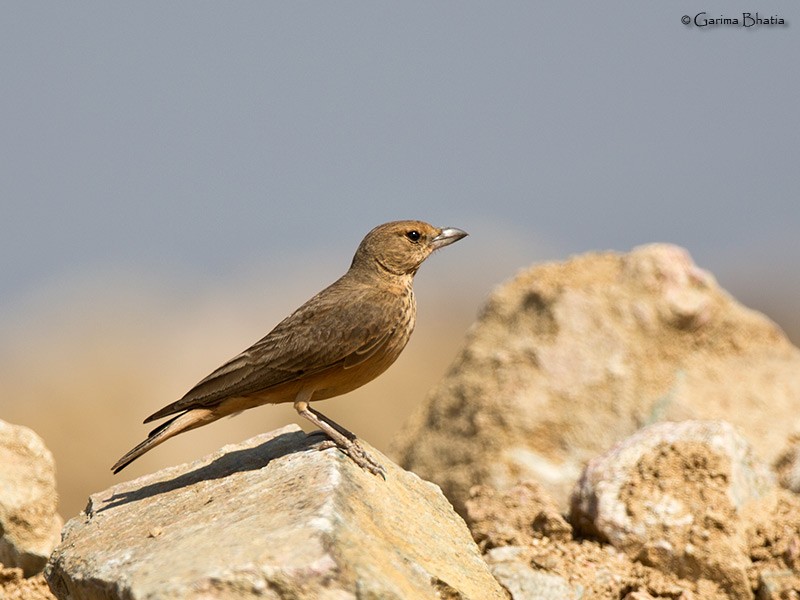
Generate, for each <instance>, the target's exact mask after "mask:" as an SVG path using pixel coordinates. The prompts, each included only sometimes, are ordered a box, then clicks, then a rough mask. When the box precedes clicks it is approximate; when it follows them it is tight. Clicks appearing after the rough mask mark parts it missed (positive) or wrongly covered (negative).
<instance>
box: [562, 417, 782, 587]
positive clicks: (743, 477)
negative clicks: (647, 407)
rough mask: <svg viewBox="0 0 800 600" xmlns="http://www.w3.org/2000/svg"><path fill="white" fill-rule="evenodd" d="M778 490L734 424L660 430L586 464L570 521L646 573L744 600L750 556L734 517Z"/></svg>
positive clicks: (684, 424)
mask: <svg viewBox="0 0 800 600" xmlns="http://www.w3.org/2000/svg"><path fill="white" fill-rule="evenodd" d="M775 489H776V486H775V480H774V477H773V476H772V473H771V472H770V470H769V468H768V467H767V465H766V464H764V463H762V462H761V461H760V460H759V459H758V458H756V457H755V456H754V454H753V452H752V449H751V448H750V445H749V444H748V443H747V441H746V440H745V439H744V438H743V437H742V436H741V435H740V434H738V433H737V432H736V431H735V430H734V428H733V427H732V426H731V425H730V424H728V423H725V422H722V421H684V422H681V423H658V424H655V425H651V426H650V427H647V428H645V429H643V430H641V431H640V432H638V433H636V434H635V435H633V436H631V437H630V438H628V439H626V440H624V441H623V442H621V443H619V444H617V445H616V446H615V447H614V448H612V449H611V450H610V451H609V452H608V453H606V454H605V455H603V456H600V457H598V458H596V459H593V460H592V461H590V462H589V464H588V466H587V467H586V470H585V472H584V474H583V476H582V477H581V480H580V484H579V485H578V487H577V488H576V490H575V494H574V496H573V507H572V515H571V521H572V522H573V524H575V525H576V527H577V528H578V529H579V530H581V531H582V532H583V533H585V534H587V535H590V536H596V537H599V538H600V539H601V540H602V541H606V542H610V543H611V544H612V545H613V546H614V547H615V548H617V549H619V550H622V551H623V552H625V553H626V554H628V556H630V557H631V558H633V559H635V560H638V561H639V562H641V563H643V564H645V565H649V566H652V567H655V568H658V569H660V570H662V571H665V572H668V573H671V574H674V575H677V576H678V577H682V578H686V579H690V580H698V579H707V580H710V581H714V582H715V583H717V584H718V585H719V586H720V588H722V589H723V590H725V591H726V593H727V594H728V596H729V597H730V598H734V599H740V600H749V599H750V598H752V597H753V596H752V592H751V589H750V580H749V570H750V569H751V567H752V562H751V558H750V557H751V549H750V547H749V545H748V535H747V532H746V528H745V527H744V526H743V525H742V524H741V519H740V513H741V512H742V511H743V510H744V509H745V508H746V507H747V506H748V505H749V504H751V503H753V502H755V501H757V500H760V499H761V498H765V497H767V496H768V495H769V494H771V493H773V492H774V491H775Z"/></svg>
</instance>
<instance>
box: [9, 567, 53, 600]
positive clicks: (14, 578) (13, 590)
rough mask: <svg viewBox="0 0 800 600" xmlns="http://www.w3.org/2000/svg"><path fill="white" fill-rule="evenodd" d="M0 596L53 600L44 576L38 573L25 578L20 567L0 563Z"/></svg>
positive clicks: (16, 599) (26, 599)
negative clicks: (9, 567)
mask: <svg viewBox="0 0 800 600" xmlns="http://www.w3.org/2000/svg"><path fill="white" fill-rule="evenodd" d="M0 598H2V599H3V600H55V598H56V597H55V596H53V594H51V593H50V588H49V587H47V582H46V581H45V580H44V576H43V575H42V574H41V573H39V574H37V575H34V576H33V577H29V578H28V579H25V577H24V576H23V574H22V569H19V568H11V569H6V568H4V567H3V565H0Z"/></svg>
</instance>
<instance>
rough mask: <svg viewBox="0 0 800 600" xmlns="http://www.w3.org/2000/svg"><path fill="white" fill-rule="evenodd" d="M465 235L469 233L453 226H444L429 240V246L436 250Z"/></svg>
mask: <svg viewBox="0 0 800 600" xmlns="http://www.w3.org/2000/svg"><path fill="white" fill-rule="evenodd" d="M467 235H469V234H468V233H467V232H466V231H462V230H460V229H456V228H455V227H445V228H444V229H442V232H441V233H440V234H439V235H437V236H436V237H435V238H433V239H432V240H431V247H432V248H433V249H434V250H438V249H439V248H444V247H445V246H449V245H450V244H452V243H453V242H457V241H458V240H460V239H461V238H465V237H467Z"/></svg>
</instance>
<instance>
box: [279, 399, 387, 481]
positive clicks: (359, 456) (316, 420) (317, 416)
mask: <svg viewBox="0 0 800 600" xmlns="http://www.w3.org/2000/svg"><path fill="white" fill-rule="evenodd" d="M294 409H295V410H296V411H297V414H299V415H300V416H301V417H304V418H306V419H308V420H309V421H310V422H311V423H313V424H314V425H316V426H317V427H319V428H320V429H321V430H322V431H323V432H324V433H325V435H327V436H328V437H329V438H330V439H331V440H332V441H333V443H334V444H336V446H337V447H338V448H339V449H340V450H341V451H342V452H344V453H345V454H346V455H347V456H349V457H350V458H351V459H352V460H353V462H354V463H356V464H357V465H358V466H359V467H361V468H362V469H364V470H365V471H369V472H370V473H372V474H374V475H380V476H381V477H383V478H384V479H386V469H384V468H383V466H382V465H381V464H380V463H379V462H377V461H376V460H375V459H374V458H372V457H371V456H370V455H369V454H368V453H367V451H366V450H364V448H362V447H361V444H359V443H358V440H357V439H356V436H355V435H354V434H353V433H352V432H350V431H348V430H347V429H345V428H344V427H342V426H341V425H339V424H338V423H336V422H335V421H333V420H332V419H330V418H329V417H326V416H325V415H323V414H322V413H321V412H319V411H318V410H314V409H313V408H311V407H310V406H309V405H308V402H306V401H305V400H297V401H296V402H295V403H294Z"/></svg>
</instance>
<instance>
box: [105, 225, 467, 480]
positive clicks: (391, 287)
mask: <svg viewBox="0 0 800 600" xmlns="http://www.w3.org/2000/svg"><path fill="white" fill-rule="evenodd" d="M465 235H466V233H464V232H463V231H461V230H458V229H452V228H451V229H440V228H437V227H433V226H432V225H429V224H427V223H424V222H422V221H394V222H391V223H386V224H384V225H379V226H378V227H376V228H375V229H373V230H372V231H370V232H369V233H368V234H367V235H366V237H365V238H364V239H363V240H362V242H361V244H360V245H359V247H358V249H357V250H356V253H355V256H354V257H353V262H352V264H351V266H350V269H349V270H348V271H347V273H345V274H344V275H343V276H342V277H341V278H339V279H338V280H337V281H336V282H334V283H333V284H331V285H330V286H328V287H327V288H325V289H324V290H322V291H321V292H320V293H318V294H317V295H316V296H314V297H313V298H311V299H310V300H309V301H308V302H306V303H305V304H303V305H302V306H301V307H300V308H298V309H297V310H296V311H295V312H293V313H292V314H291V315H289V316H288V317H287V318H286V319H284V320H283V321H281V322H280V323H279V324H278V325H277V326H276V327H275V328H274V329H273V330H272V331H271V332H269V333H268V334H267V335H266V336H265V337H263V338H262V339H261V340H259V341H258V342H256V343H255V344H253V345H252V346H251V347H250V348H248V349H247V350H245V351H244V352H242V353H241V354H239V355H237V356H235V357H234V358H232V359H231V360H229V361H228V362H227V363H225V364H224V365H222V366H221V367H219V368H218V369H217V370H215V371H214V372H213V373H211V374H210V375H209V376H208V377H206V378H205V379H203V380H202V381H200V382H199V383H198V384H197V385H195V386H194V387H193V388H192V389H191V390H189V391H188V392H187V393H186V394H185V395H184V396H183V397H182V398H181V399H180V400H178V401H177V402H173V403H172V404H169V405H167V406H165V407H164V408H162V409H161V410H159V411H157V412H155V413H153V414H152V415H150V416H149V417H148V418H147V419H145V423H148V422H150V421H154V420H157V419H161V418H163V417H168V416H171V415H176V416H173V418H172V419H170V420H169V421H167V422H166V423H164V424H162V425H160V426H159V427H157V428H156V429H154V430H153V431H152V432H151V433H150V435H149V436H148V438H147V439H146V440H145V441H144V442H142V443H141V444H139V445H138V446H137V447H135V448H134V449H133V450H131V451H130V452H128V453H127V454H126V455H125V456H123V457H122V458H121V459H120V460H119V461H118V462H117V463H116V464H115V465H114V467H112V469H113V470H114V472H115V473H116V472H118V471H120V470H121V469H123V468H124V467H125V466H127V465H128V464H129V463H130V462H132V461H133V460H135V459H136V458H138V457H139V456H141V455H142V454H144V453H145V452H147V451H148V450H150V449H151V448H153V447H155V446H157V445H158V444H160V443H161V442H163V441H165V440H167V439H169V438H170V437H172V436H174V435H177V434H178V433H182V432H184V431H189V430H191V429H195V428H196V427H199V426H201V425H205V424H207V423H210V422H212V421H215V420H217V419H219V418H220V417H224V416H226V415H230V414H235V413H237V412H240V411H242V410H245V409H247V408H252V407H254V406H259V405H261V404H275V403H280V402H294V403H295V408H296V409H297V410H298V412H299V413H300V414H301V415H303V416H304V417H306V418H308V419H309V420H311V421H312V422H313V423H314V424H316V425H317V426H319V427H320V428H322V429H323V431H325V433H326V434H328V436H329V437H331V438H332V439H333V440H334V442H335V443H336V444H337V445H338V446H339V447H341V448H342V450H344V451H345V452H346V453H347V454H348V455H350V456H351V458H353V459H354V460H355V461H356V462H357V463H359V464H360V465H361V466H362V467H364V468H367V469H368V470H370V471H372V472H382V467H380V465H378V464H377V463H375V461H374V460H372V459H371V457H369V456H368V455H366V453H365V452H364V451H363V450H361V449H360V447H358V445H357V441H356V440H355V436H354V435H353V434H351V433H350V432H348V431H347V430H346V429H344V428H343V427H341V426H339V425H337V424H336V423H334V422H333V421H331V420H330V419H328V418H327V417H325V416H324V415H321V414H320V413H319V412H317V411H315V410H313V409H311V408H310V407H309V406H308V403H309V402H311V401H315V400H324V399H326V398H332V397H334V396H338V395H340V394H344V393H347V392H349V391H352V390H354V389H356V388H358V387H360V386H362V385H364V384H365V383H367V382H369V381H371V380H372V379H374V378H375V377H377V376H378V375H380V374H381V373H383V371H385V370H386V369H387V368H388V367H389V366H390V365H391V364H392V363H393V362H394V361H395V359H397V357H398V356H399V355H400V353H401V352H402V350H403V348H404V347H405V345H406V343H407V342H408V339H409V337H410V336H411V332H412V331H413V329H414V323H415V320H416V303H415V300H414V292H413V289H412V281H413V277H414V275H415V274H416V272H417V269H419V266H420V265H421V264H422V262H423V261H424V260H425V259H426V258H427V257H428V256H429V255H430V253H431V252H433V251H434V250H436V249H438V248H440V247H443V246H446V245H448V244H451V243H453V242H455V241H457V240H459V239H461V238H463V237H464V236H465ZM337 434H340V435H337Z"/></svg>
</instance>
